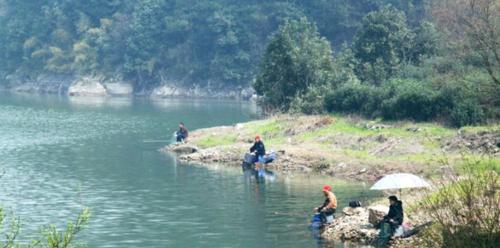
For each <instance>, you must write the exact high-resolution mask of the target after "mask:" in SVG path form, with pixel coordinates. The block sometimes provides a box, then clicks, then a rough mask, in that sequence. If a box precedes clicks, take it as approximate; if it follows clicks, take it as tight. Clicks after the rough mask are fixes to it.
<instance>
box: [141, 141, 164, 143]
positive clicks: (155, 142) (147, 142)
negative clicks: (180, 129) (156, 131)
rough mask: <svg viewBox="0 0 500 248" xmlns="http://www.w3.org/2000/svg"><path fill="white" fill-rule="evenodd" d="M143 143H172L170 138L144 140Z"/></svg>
mask: <svg viewBox="0 0 500 248" xmlns="http://www.w3.org/2000/svg"><path fill="white" fill-rule="evenodd" d="M142 142H143V143H170V140H143V141H142Z"/></svg>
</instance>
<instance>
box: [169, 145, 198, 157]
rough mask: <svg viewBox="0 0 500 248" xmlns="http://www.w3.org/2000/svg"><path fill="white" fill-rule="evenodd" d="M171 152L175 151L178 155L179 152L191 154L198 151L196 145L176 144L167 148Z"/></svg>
mask: <svg viewBox="0 0 500 248" xmlns="http://www.w3.org/2000/svg"><path fill="white" fill-rule="evenodd" d="M169 150H170V151H171V152H174V153H177V154H179V155H181V154H184V155H185V154H192V153H195V152H197V151H198V148H197V147H194V146H191V145H177V146H173V147H171V148H170V149H169Z"/></svg>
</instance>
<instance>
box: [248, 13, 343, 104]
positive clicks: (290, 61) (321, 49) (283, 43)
mask: <svg viewBox="0 0 500 248" xmlns="http://www.w3.org/2000/svg"><path fill="white" fill-rule="evenodd" d="M333 65H334V63H333V57H332V50H331V47H330V43H329V42H328V41H327V40H326V39H324V38H322V37H320V35H319V33H318V30H317V28H316V26H315V25H314V24H311V23H310V22H308V21H307V19H306V18H301V19H300V20H296V21H295V20H294V21H287V22H285V24H283V25H282V26H281V27H280V28H279V30H278V31H277V32H276V33H275V34H274V35H273V37H272V39H271V41H270V42H269V44H268V46H267V49H266V52H265V54H264V56H263V59H262V64H261V69H260V73H259V75H258V77H257V80H256V82H255V84H254V88H255V90H256V91H257V94H259V95H261V96H263V103H264V104H265V105H266V106H267V107H269V108H272V109H278V110H281V111H288V109H289V108H290V103H291V102H292V101H293V99H294V98H295V97H296V96H297V95H301V94H304V93H305V92H306V91H307V90H308V89H309V88H311V87H315V86H322V85H328V84H330V83H331V82H332V81H333V76H334V68H333Z"/></svg>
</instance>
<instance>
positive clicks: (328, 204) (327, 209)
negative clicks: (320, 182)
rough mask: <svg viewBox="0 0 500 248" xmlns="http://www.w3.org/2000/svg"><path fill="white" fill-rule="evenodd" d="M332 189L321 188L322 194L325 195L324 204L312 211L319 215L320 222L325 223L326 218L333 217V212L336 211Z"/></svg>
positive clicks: (335, 199)
mask: <svg viewBox="0 0 500 248" xmlns="http://www.w3.org/2000/svg"><path fill="white" fill-rule="evenodd" d="M331 190H332V187H330V185H325V186H323V194H324V195H325V202H324V203H323V205H321V206H319V207H317V208H315V209H314V211H316V212H318V213H320V217H321V221H322V222H323V223H326V222H327V221H326V220H327V217H328V216H332V217H335V211H336V210H337V197H335V194H333V192H332V191H331Z"/></svg>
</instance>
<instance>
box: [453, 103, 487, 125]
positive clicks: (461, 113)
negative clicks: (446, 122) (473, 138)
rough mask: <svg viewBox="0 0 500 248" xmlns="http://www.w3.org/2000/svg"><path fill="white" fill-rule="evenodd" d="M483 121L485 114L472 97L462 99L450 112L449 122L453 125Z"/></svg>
mask: <svg viewBox="0 0 500 248" xmlns="http://www.w3.org/2000/svg"><path fill="white" fill-rule="evenodd" d="M485 121H486V115H485V114H484V112H483V109H482V108H481V106H479V104H478V102H477V101H475V100H474V99H466V100H463V102H460V103H458V104H457V105H456V106H455V107H454V108H453V109H452V111H451V113H450V124H451V125H452V126H454V127H463V126H468V125H475V124H481V123H484V122H485Z"/></svg>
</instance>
